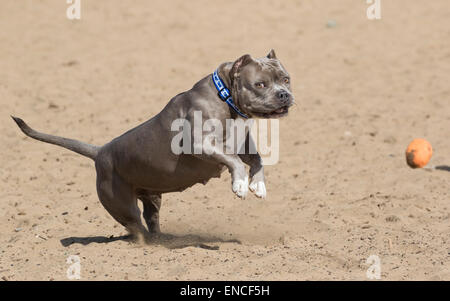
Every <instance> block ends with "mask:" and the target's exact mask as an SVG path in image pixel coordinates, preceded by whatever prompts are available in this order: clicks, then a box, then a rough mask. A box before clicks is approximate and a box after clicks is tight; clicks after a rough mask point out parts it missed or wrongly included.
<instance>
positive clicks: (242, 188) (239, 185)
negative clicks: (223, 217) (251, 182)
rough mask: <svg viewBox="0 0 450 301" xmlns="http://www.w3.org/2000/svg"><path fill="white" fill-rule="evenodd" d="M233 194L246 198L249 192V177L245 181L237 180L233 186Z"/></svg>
mask: <svg viewBox="0 0 450 301" xmlns="http://www.w3.org/2000/svg"><path fill="white" fill-rule="evenodd" d="M232 189H233V192H234V193H236V195H237V196H238V197H240V198H245V196H246V195H247V192H248V177H245V179H244V180H241V179H237V180H235V181H234V182H233V186H232Z"/></svg>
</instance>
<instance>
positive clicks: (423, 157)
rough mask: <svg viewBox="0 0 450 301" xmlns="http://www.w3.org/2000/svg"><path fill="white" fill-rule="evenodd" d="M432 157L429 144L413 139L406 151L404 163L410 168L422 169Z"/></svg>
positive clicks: (425, 141) (422, 140)
mask: <svg viewBox="0 0 450 301" xmlns="http://www.w3.org/2000/svg"><path fill="white" fill-rule="evenodd" d="M431 155H433V148H432V147H431V144H430V142H428V141H427V140H425V139H414V140H413V141H412V142H411V143H410V144H409V145H408V148H407V149H406V163H408V165H409V167H411V168H422V167H424V166H425V165H427V163H428V161H430V159H431Z"/></svg>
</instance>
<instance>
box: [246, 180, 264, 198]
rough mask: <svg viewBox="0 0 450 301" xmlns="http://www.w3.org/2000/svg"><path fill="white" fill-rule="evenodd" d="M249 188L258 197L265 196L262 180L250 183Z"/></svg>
mask: <svg viewBox="0 0 450 301" xmlns="http://www.w3.org/2000/svg"><path fill="white" fill-rule="evenodd" d="M249 188H250V190H251V191H252V192H254V193H255V195H256V196H257V197H259V198H263V199H264V198H266V195H267V191H266V184H264V182H263V181H259V182H253V183H250V186H249Z"/></svg>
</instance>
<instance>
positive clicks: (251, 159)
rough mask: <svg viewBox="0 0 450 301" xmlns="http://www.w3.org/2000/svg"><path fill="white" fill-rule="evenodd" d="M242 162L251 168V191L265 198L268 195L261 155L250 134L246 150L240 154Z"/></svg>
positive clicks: (246, 141)
mask: <svg viewBox="0 0 450 301" xmlns="http://www.w3.org/2000/svg"><path fill="white" fill-rule="evenodd" d="M239 153H240V154H239V157H240V158H241V160H242V161H243V162H244V163H245V164H247V165H248V166H250V185H249V188H250V190H251V191H252V192H253V193H255V195H256V196H257V197H259V198H265V197H266V195H267V191H266V184H265V181H264V167H263V165H262V159H261V156H260V155H259V153H258V152H257V151H256V146H255V143H254V141H253V138H252V136H251V135H250V134H247V137H246V140H245V149H243V150H241V151H240V152H239Z"/></svg>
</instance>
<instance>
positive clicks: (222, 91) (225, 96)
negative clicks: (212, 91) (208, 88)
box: [212, 69, 248, 118]
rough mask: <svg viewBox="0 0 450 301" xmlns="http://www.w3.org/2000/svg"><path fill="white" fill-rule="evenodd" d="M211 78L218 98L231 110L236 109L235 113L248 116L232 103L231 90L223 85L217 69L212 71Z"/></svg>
mask: <svg viewBox="0 0 450 301" xmlns="http://www.w3.org/2000/svg"><path fill="white" fill-rule="evenodd" d="M212 80H213V82H214V86H216V89H217V91H218V95H219V97H220V99H222V100H223V101H225V102H226V103H227V104H228V105H229V106H230V107H231V108H232V109H233V110H235V111H236V113H238V114H239V115H241V116H242V117H244V118H248V116H247V115H245V114H244V113H242V112H241V111H240V110H239V109H238V107H237V106H236V105H235V104H234V102H233V98H231V92H230V90H228V88H227V87H226V86H225V83H224V82H223V81H222V79H221V78H220V76H219V73H218V72H217V69H216V71H214V73H213V75H212Z"/></svg>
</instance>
